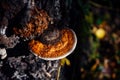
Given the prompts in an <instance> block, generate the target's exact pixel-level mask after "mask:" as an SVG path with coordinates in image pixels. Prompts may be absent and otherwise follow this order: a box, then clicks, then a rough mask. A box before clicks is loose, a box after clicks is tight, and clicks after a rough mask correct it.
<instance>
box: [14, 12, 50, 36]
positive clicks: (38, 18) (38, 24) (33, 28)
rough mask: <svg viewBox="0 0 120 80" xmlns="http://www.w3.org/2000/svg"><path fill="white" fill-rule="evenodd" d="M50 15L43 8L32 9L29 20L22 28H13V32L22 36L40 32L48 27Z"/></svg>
mask: <svg viewBox="0 0 120 80" xmlns="http://www.w3.org/2000/svg"><path fill="white" fill-rule="evenodd" d="M49 21H50V17H49V16H48V14H47V13H46V12H45V11H44V10H37V11H36V10H34V11H33V13H32V18H31V19H30V22H28V23H27V24H26V26H25V27H24V28H14V32H15V34H17V35H20V36H21V37H23V38H28V37H30V36H31V35H37V34H41V33H42V32H43V31H44V30H45V29H47V28H48V24H49Z"/></svg>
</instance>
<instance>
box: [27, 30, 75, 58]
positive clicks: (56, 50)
mask: <svg viewBox="0 0 120 80" xmlns="http://www.w3.org/2000/svg"><path fill="white" fill-rule="evenodd" d="M61 33H62V38H61V40H60V41H59V42H57V43H56V44H54V45H45V44H43V43H41V42H40V41H35V40H32V41H31V42H30V43H29V47H30V50H31V51H32V52H33V53H34V54H35V55H38V56H40V57H44V58H53V57H59V56H62V55H64V54H66V53H67V52H68V51H69V50H70V49H72V47H73V44H74V41H75V39H74V35H73V32H72V31H71V30H69V29H63V30H61Z"/></svg>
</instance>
